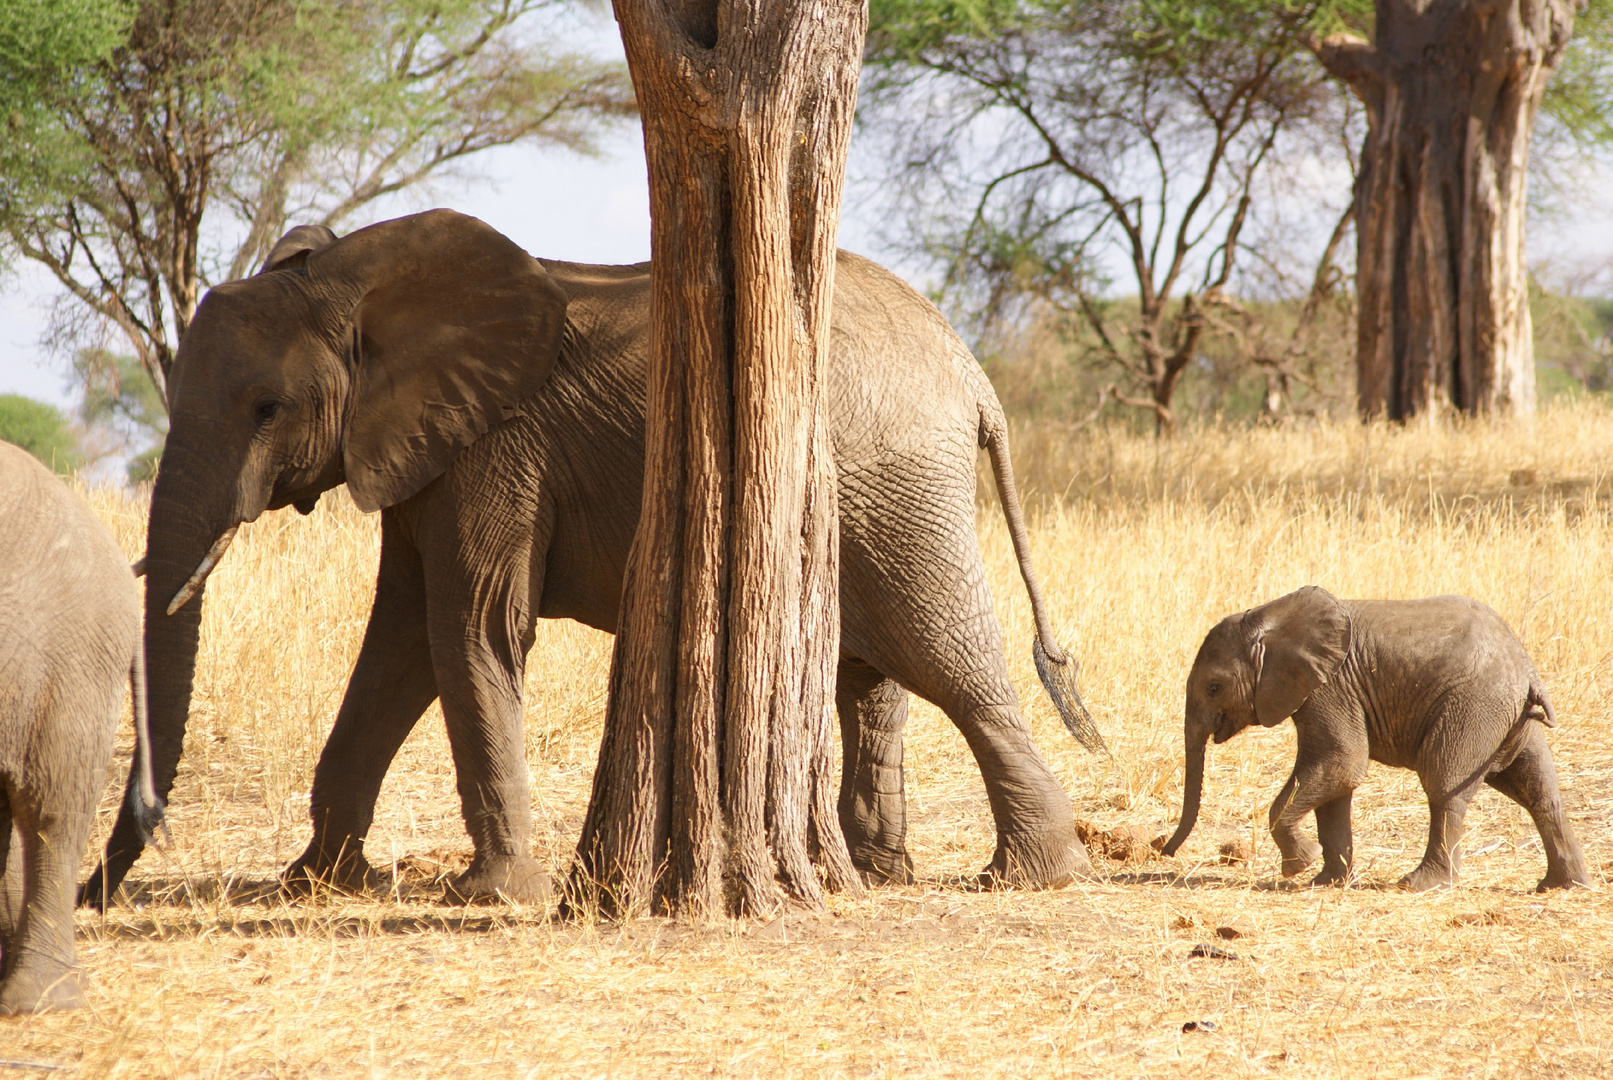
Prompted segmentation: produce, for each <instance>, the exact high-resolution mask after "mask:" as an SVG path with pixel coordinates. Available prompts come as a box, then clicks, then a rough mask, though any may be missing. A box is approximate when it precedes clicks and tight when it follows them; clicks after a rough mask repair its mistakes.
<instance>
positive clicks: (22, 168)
mask: <svg viewBox="0 0 1613 1080" xmlns="http://www.w3.org/2000/svg"><path fill="white" fill-rule="evenodd" d="M14 2H15V0H0V4H10V3H14ZM58 2H59V3H60V4H63V5H67V4H77V5H89V4H92V3H111V2H113V0H58ZM25 8H26V10H24V11H23V14H21V15H17V16H16V18H17V19H19V20H21V25H23V27H24V28H25V29H27V28H28V27H29V26H30V25H31V24H29V23H28V19H29V18H32V17H33V16H34V15H38V17H39V18H41V19H42V18H43V17H44V15H43V14H40V13H42V12H46V10H47V9H49V10H51V11H55V10H56V8H53V7H52V6H51V0H26V4H25ZM573 8H574V3H573V0H249V2H241V0H133V10H134V12H135V15H134V18H133V21H132V22H131V23H129V24H128V29H127V33H126V34H123V35H122V37H121V43H120V44H118V46H117V47H116V48H114V49H112V50H111V51H110V53H106V54H104V55H103V54H98V53H92V54H89V55H99V56H100V59H98V60H96V61H95V62H93V63H88V64H80V66H79V67H77V68H75V69H73V73H72V77H71V78H53V79H51V80H48V81H47V82H46V83H45V84H43V85H41V86H40V87H39V88H38V96H39V101H40V106H39V108H37V109H35V110H34V112H33V113H32V114H30V115H31V116H32V119H31V120H26V118H25V122H19V123H18V124H17V125H15V126H14V127H13V129H12V131H11V137H10V138H9V139H8V140H7V141H6V142H4V143H0V234H3V235H4V236H6V237H7V238H9V241H10V243H11V245H12V246H13V247H14V249H15V250H16V251H17V252H19V253H21V254H22V255H24V256H26V257H28V258H31V259H33V260H35V261H37V262H39V263H41V264H42V265H43V266H45V267H46V268H47V269H48V270H50V272H51V273H52V274H53V275H55V277H56V279H57V280H58V281H59V282H60V284H61V285H62V286H63V288H64V289H65V290H66V291H67V292H68V293H69V294H70V295H71V296H72V297H74V298H75V299H76V300H77V301H78V303H79V305H81V306H80V307H79V308H78V309H77V310H78V311H79V312H80V313H81V315H82V316H83V318H82V319H81V320H80V321H79V322H77V323H73V322H72V321H71V320H68V323H67V324H66V325H64V326H62V327H60V329H63V330H65V331H67V333H66V336H65V340H66V341H67V342H68V343H69V344H75V343H79V342H83V341H86V340H91V341H93V340H99V339H100V337H101V336H102V333H103V332H104V330H105V329H106V327H107V326H108V325H111V326H113V327H115V328H116V329H117V330H119V331H121V332H122V333H123V334H124V336H125V337H126V338H127V340H128V342H129V345H130V346H131V347H132V349H133V350H134V353H135V356H136V358H137V359H138V361H139V363H140V366H141V368H142V369H143V370H144V371H145V372H146V373H147V375H148V376H149V377H150V378H151V380H152V381H153V383H154V384H156V385H157V386H159V387H160V386H161V385H162V384H163V381H164V379H165V377H166V373H167V371H168V369H169V367H170V366H171V364H172V361H173V355H174V351H175V348H176V346H177V342H178V339H179V338H180V336H181V335H182V334H183V333H184V330H185V327H186V326H187V325H188V323H189V320H190V317H191V315H192V313H193V312H194V310H195V307H196V304H197V303H198V302H199V300H200V298H201V294H202V292H203V291H205V289H206V288H207V287H208V286H209V285H211V284H214V283H217V282H221V281H227V280H232V279H235V278H238V277H241V276H244V275H245V274H247V273H250V272H251V271H252V270H253V269H254V268H255V266H256V265H257V263H258V262H259V261H260V260H261V258H262V257H263V255H264V254H265V253H266V252H267V251H268V250H269V248H270V247H271V246H272V245H273V244H274V242H275V240H276V239H278V238H279V236H280V235H281V234H282V233H283V232H284V231H285V229H286V228H287V227H288V226H289V225H290V224H291V223H293V221H294V220H295V221H296V222H298V223H301V222H309V223H321V224H325V225H328V226H331V227H338V226H341V225H344V224H346V223H348V222H349V221H351V219H353V218H354V217H355V216H356V215H358V214H360V213H361V212H362V211H363V209H364V208H365V207H366V206H368V205H369V204H370V203H372V202H373V201H374V200H375V199H377V198H380V197H382V196H385V195H389V194H392V193H394V192H398V191H403V190H406V189H408V188H411V187H413V186H415V185H418V184H420V183H422V182H425V181H427V180H429V179H431V178H433V177H434V176H436V175H438V174H439V173H440V172H441V171H442V170H444V169H445V168H450V167H452V166H454V165H455V164H458V163H461V162H463V161H464V160H465V159H466V158H468V157H469V156H470V155H473V154H476V153H478V152H480V151H482V150H486V149H489V148H491V147H496V146H503V145H508V144H510V143H513V142H517V141H521V140H531V141H536V142H547V143H550V144H559V145H563V146H567V147H570V148H572V149H575V150H578V151H581V152H589V151H591V150H592V149H593V148H594V145H595V143H594V140H595V137H596V135H597V133H598V131H599V129H600V127H601V124H602V122H603V121H607V120H609V119H611V118H615V117H622V116H626V115H629V114H631V113H632V111H633V99H632V93H631V88H630V85H629V82H628V79H627V75H626V71H625V68H624V67H623V65H621V64H619V63H610V62H604V61H599V60H596V59H594V58H592V57H589V56H586V55H583V54H580V53H571V52H566V51H563V50H558V49H555V48H553V47H552V46H550V45H549V42H550V41H551V40H552V38H553V36H554V35H553V34H552V30H553V27H554V24H555V20H557V19H560V18H562V17H566V16H567V15H568V13H569V12H571V11H572V10H573ZM7 10H8V11H10V9H9V8H8V9H7ZM63 10H65V8H63ZM30 13H32V15H31V14H30ZM9 17H10V16H9V15H8V18H9ZM30 32H32V31H30ZM41 33H43V31H41ZM23 36H26V35H23ZM30 40H31V39H30ZM93 42H94V43H104V35H103V36H100V37H94V38H93ZM99 47H100V45H99V44H97V48H99ZM204 223H205V227H204ZM75 330H76V331H78V333H77V334H75V333H74V331H75Z"/></svg>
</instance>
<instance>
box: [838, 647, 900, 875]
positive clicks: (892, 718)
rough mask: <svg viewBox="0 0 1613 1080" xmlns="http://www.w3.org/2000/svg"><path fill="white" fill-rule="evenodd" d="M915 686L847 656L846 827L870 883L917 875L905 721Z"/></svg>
mask: <svg viewBox="0 0 1613 1080" xmlns="http://www.w3.org/2000/svg"><path fill="white" fill-rule="evenodd" d="M907 705H908V694H907V691H906V690H904V689H902V687H901V684H899V683H897V682H896V680H894V679H888V678H886V677H885V676H884V675H882V674H880V673H879V672H878V671H877V670H875V669H874V668H873V667H871V666H869V665H868V664H865V663H863V662H862V661H861V660H851V659H845V660H842V661H841V662H840V671H839V676H838V678H837V680H836V684H835V711H836V712H838V713H839V715H840V746H841V751H842V753H843V756H844V765H843V767H842V769H841V772H840V803H839V816H840V828H841V831H842V832H844V833H845V836H846V846H847V847H848V848H849V849H850V851H851V861H852V864H853V865H854V866H856V867H857V870H858V872H859V873H861V874H862V876H863V880H864V881H865V882H867V883H868V884H870V885H884V884H895V885H907V884H910V883H912V881H913V880H914V878H913V859H912V857H911V856H909V855H908V853H907V793H906V782H905V777H904V773H903V767H902V766H903V751H902V729H903V728H905V727H906V726H907Z"/></svg>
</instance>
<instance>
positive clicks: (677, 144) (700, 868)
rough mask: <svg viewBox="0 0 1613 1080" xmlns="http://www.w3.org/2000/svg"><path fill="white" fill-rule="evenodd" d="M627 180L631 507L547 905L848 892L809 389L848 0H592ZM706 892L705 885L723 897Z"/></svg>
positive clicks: (827, 480) (844, 125)
mask: <svg viewBox="0 0 1613 1080" xmlns="http://www.w3.org/2000/svg"><path fill="white" fill-rule="evenodd" d="M615 7H616V18H617V20H618V22H620V24H621V27H622V39H623V42H624V43H625V45H626V47H627V57H628V67H629V69H630V71H631V72H632V76H633V85H634V88H635V90H636V91H637V93H638V100H639V103H640V107H641V109H642V112H643V118H644V146H645V153H646V157H647V159H648V165H649V174H650V217H651V251H652V254H653V262H652V269H651V296H652V299H651V325H652V331H651V358H650V377H649V417H648V425H647V432H646V448H645V451H646V460H645V473H644V502H643V507H642V514H641V517H640V520H639V527H638V533H637V535H636V536H635V538H634V542H633V550H632V553H631V555H630V556H629V560H628V567H627V574H626V579H625V582H624V584H623V598H622V615H621V622H620V625H619V626H618V628H617V637H616V648H615V654H614V656H613V659H612V667H611V684H610V704H609V707H608V710H607V714H606V721H605V735H604V739H603V741H602V743H601V745H600V752H599V767H598V770H597V771H596V772H595V774H594V788H593V797H592V800H591V802H590V804H589V808H588V816H587V820H586V822H585V824H584V827H583V835H582V839H581V842H580V843H579V846H578V863H577V867H576V871H575V873H574V876H573V886H574V889H573V893H572V895H573V897H574V898H580V897H591V898H592V899H593V901H594V902H597V903H598V904H600V905H601V906H603V907H604V908H606V909H608V910H611V911H617V912H620V911H628V910H633V909H635V908H638V907H641V906H643V905H644V904H645V903H646V902H653V903H656V904H657V906H659V907H662V908H665V909H690V910H695V911H707V912H716V911H720V910H722V909H723V908H724V907H725V906H726V907H728V908H731V909H733V910H737V911H741V912H752V913H756V912H763V911H767V910H770V909H772V908H774V907H776V906H777V905H778V903H779V902H780V901H781V900H782V899H783V894H781V892H780V889H779V883H782V884H783V887H784V894H787V895H788V897H789V898H790V899H792V900H794V901H796V902H799V903H803V904H807V905H817V904H821V902H822V890H821V888H820V885H819V881H818V877H817V874H816V873H815V872H814V869H813V867H812V865H811V861H810V859H809V852H815V853H816V854H817V856H818V858H819V861H820V862H821V864H822V865H823V867H824V870H825V875H826V880H827V882H828V884H829V886H830V887H831V888H852V889H854V888H857V887H859V885H858V879H857V875H856V871H855V870H854V869H853V868H852V864H851V858H850V855H849V853H848V852H847V850H846V844H845V840H844V837H843V836H842V835H841V833H840V827H839V824H838V819H837V816H836V813H835V802H834V799H835V795H834V790H833V787H834V782H835V771H834V767H833V743H832V735H831V728H830V719H831V718H830V710H831V709H832V708H833V702H834V679H835V671H836V666H837V663H838V653H839V637H840V610H839V583H838V564H839V551H838V528H837V519H836V513H835V475H834V461H833V457H832V456H831V453H830V446H829V438H828V432H827V429H826V423H827V421H826V418H825V415H824V411H823V409H822V407H821V403H822V399H823V387H824V371H825V366H826V351H827V345H828V340H829V302H830V297H831V292H832V288H833V274H834V250H835V231H836V227H837V224H838V217H839V208H840V195H841V187H842V181H843V177H844V172H845V155H846V145H847V142H848V141H849V138H850V134H851V121H852V114H853V110H854V108H855V104H856V92H857V77H858V70H859V67H860V62H861V55H862V43H863V37H864V34H865V33H866V28H867V7H866V4H865V3H864V2H861V0H816V2H813V3H803V2H798V0H772V2H769V3H763V2H761V0H682V2H678V0H672V2H670V3H669V2H666V0H616V5H615ZM725 888H726V889H727V893H726V895H725Z"/></svg>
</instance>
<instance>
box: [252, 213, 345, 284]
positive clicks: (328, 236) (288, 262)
mask: <svg viewBox="0 0 1613 1080" xmlns="http://www.w3.org/2000/svg"><path fill="white" fill-rule="evenodd" d="M335 242H336V234H335V233H333V232H331V231H330V230H329V229H327V228H326V227H325V226H323V225H298V226H297V227H296V228H294V229H292V230H291V231H290V232H288V233H286V235H284V236H282V237H281V238H280V239H279V240H277V241H275V245H274V247H273V248H271V249H270V250H269V254H268V255H267V256H265V257H264V260H263V265H262V266H260V267H258V273H260V274H267V273H270V272H272V271H275V270H295V269H296V268H297V267H299V266H302V265H303V264H304V263H306V262H307V261H308V256H309V254H310V253H311V252H315V251H318V250H319V249H320V248H322V247H324V246H325V245H326V244H333V243H335Z"/></svg>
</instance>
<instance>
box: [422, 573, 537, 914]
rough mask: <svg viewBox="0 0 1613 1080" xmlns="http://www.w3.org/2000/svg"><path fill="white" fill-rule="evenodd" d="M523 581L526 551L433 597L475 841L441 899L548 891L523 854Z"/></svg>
mask: <svg viewBox="0 0 1613 1080" xmlns="http://www.w3.org/2000/svg"><path fill="white" fill-rule="evenodd" d="M526 584H527V577H526V568H525V561H524V559H520V558H515V559H507V560H504V561H503V562H502V563H501V564H500V566H499V567H498V568H497V569H495V570H494V571H493V572H492V573H491V574H489V575H487V577H486V578H484V579H482V580H477V581H471V580H466V581H464V582H463V583H462V585H461V586H460V587H459V588H456V589H452V590H450V591H448V592H447V593H445V594H444V595H443V597H442V598H441V599H439V597H438V595H437V594H436V593H435V592H434V593H433V594H432V598H431V599H432V602H431V605H430V613H429V615H428V619H427V622H428V627H429V633H430V637H431V655H432V660H433V665H434V667H435V668H436V672H437V691H438V695H439V697H440V699H441V701H442V712H443V718H444V720H445V721H446V722H447V726H448V742H449V745H450V747H452V749H453V754H454V772H455V778H456V782H457V785H458V789H459V800H460V806H461V808H462V810H463V813H464V815H465V829H466V831H467V832H469V833H470V838H471V842H472V844H474V845H475V848H476V853H475V856H474V857H473V858H472V860H471V865H470V869H468V870H466V871H465V873H463V874H461V875H460V876H459V877H458V878H456V879H454V881H453V882H451V883H450V885H449V887H448V896H449V898H450V899H452V900H456V901H459V902H463V903H489V902H497V901H500V900H503V901H514V902H517V903H538V902H540V901H543V900H545V899H547V898H548V896H549V892H550V882H549V875H548V874H547V873H546V872H545V871H544V870H543V868H542V867H540V866H539V865H538V863H537V860H535V859H533V858H532V853H531V845H532V791H531V781H530V779H529V774H528V771H527V763H526V737H525V724H524V719H523V717H522V714H521V682H522V677H523V674H524V671H525V658H526V643H524V642H523V641H522V634H523V633H524V632H525V631H526V625H525V616H524V614H523V613H522V611H521V609H520V605H519V604H518V603H517V598H523V599H524V598H525V597H526V596H527V595H528V593H527V589H526ZM455 601H457V602H458V603H457V606H456V604H455ZM467 608H468V610H467Z"/></svg>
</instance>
